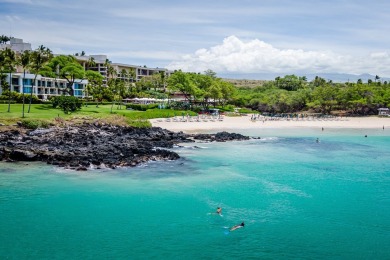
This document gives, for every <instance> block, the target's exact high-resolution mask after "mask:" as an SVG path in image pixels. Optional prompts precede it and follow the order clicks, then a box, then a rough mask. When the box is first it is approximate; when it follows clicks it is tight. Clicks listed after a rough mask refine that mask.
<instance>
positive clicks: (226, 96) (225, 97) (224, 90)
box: [220, 81, 235, 107]
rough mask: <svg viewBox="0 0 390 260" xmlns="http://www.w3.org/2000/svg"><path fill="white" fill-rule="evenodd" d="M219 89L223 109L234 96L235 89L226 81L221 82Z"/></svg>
mask: <svg viewBox="0 0 390 260" xmlns="http://www.w3.org/2000/svg"><path fill="white" fill-rule="evenodd" d="M220 87H221V95H222V107H223V106H225V104H226V102H228V101H229V100H230V99H232V97H233V96H234V93H235V88H234V85H233V84H232V83H229V82H227V81H221V82H220Z"/></svg>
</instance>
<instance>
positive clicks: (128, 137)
mask: <svg viewBox="0 0 390 260" xmlns="http://www.w3.org/2000/svg"><path fill="white" fill-rule="evenodd" d="M248 139H250V138H249V137H247V136H243V135H240V134H234V133H227V132H220V133H217V134H195V135H189V134H184V133H183V132H179V133H175V132H171V131H169V130H165V129H162V128H159V127H152V128H133V127H124V126H114V125H106V124H101V123H93V124H92V123H84V124H81V125H72V126H68V127H53V128H48V129H37V130H33V131H29V130H26V129H23V128H18V129H14V130H7V131H2V132H0V161H1V160H3V161H8V162H17V161H42V162H46V163H48V164H52V165H57V166H59V167H64V168H68V169H73V170H79V171H85V170H88V169H90V168H102V167H107V168H112V169H114V168H116V167H118V166H136V165H139V164H141V163H145V162H148V161H161V160H176V159H179V158H180V157H179V155H178V154H177V153H175V152H173V151H169V150H167V149H169V148H172V147H173V146H174V145H177V144H179V143H186V142H195V140H201V141H203V142H213V141H216V142H225V141H233V140H248Z"/></svg>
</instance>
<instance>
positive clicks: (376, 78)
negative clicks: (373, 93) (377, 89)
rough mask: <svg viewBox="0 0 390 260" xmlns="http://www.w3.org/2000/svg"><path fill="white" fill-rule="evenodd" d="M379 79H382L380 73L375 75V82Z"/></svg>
mask: <svg viewBox="0 0 390 260" xmlns="http://www.w3.org/2000/svg"><path fill="white" fill-rule="evenodd" d="M379 79H380V77H379V76H378V75H375V83H376V81H377V80H379Z"/></svg>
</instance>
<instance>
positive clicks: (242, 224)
mask: <svg viewBox="0 0 390 260" xmlns="http://www.w3.org/2000/svg"><path fill="white" fill-rule="evenodd" d="M244 226H245V223H244V222H242V223H241V224H239V225H235V226H233V227H231V228H230V231H234V230H236V229H239V228H242V227H244Z"/></svg>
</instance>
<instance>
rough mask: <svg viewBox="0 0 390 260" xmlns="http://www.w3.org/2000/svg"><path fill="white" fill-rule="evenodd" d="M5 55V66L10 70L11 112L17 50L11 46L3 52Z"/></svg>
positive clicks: (9, 101) (9, 95) (9, 98)
mask: <svg viewBox="0 0 390 260" xmlns="http://www.w3.org/2000/svg"><path fill="white" fill-rule="evenodd" d="M3 55H4V61H3V63H4V67H5V69H6V70H7V71H8V72H9V93H8V110H7V112H11V96H12V95H11V94H12V72H13V70H14V68H15V65H17V61H16V55H15V52H14V51H13V50H11V49H9V48H6V49H5V50H4V52H3Z"/></svg>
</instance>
